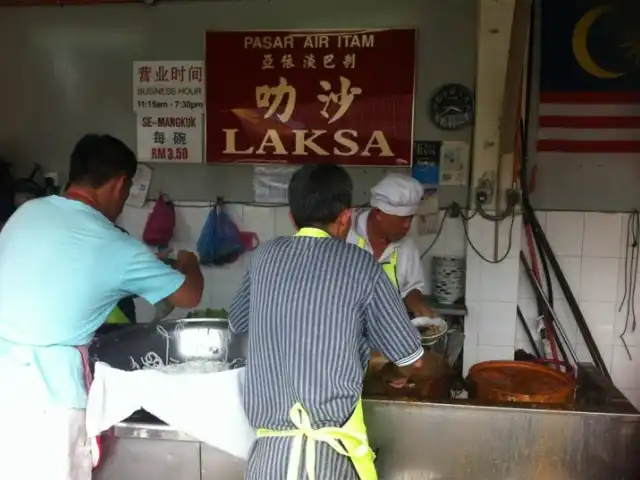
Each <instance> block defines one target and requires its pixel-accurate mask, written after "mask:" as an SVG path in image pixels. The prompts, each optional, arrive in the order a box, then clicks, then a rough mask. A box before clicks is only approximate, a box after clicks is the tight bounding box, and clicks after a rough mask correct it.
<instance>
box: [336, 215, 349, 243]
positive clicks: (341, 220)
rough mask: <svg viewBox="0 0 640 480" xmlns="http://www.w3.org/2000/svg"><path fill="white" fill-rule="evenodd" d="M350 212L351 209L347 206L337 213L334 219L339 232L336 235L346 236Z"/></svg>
mask: <svg viewBox="0 0 640 480" xmlns="http://www.w3.org/2000/svg"><path fill="white" fill-rule="evenodd" d="M352 214H353V212H352V210H351V209H350V208H347V209H346V210H343V211H342V212H340V215H338V218H337V219H336V226H337V227H338V228H337V230H338V233H339V235H338V236H340V237H342V238H347V235H348V234H349V230H350V229H351V216H352Z"/></svg>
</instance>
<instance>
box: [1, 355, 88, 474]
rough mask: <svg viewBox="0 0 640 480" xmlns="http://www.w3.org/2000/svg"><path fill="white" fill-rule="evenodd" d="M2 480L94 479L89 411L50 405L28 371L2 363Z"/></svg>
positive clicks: (25, 368) (24, 368)
mask: <svg viewBox="0 0 640 480" xmlns="http://www.w3.org/2000/svg"><path fill="white" fill-rule="evenodd" d="M0 392H2V395H1V396H0V402H1V403H0V407H1V408H0V426H1V427H2V435H0V478H2V479H11V480H33V479H46V480H91V470H92V468H93V462H92V458H91V444H90V442H89V440H88V439H87V429H86V426H85V411H84V410H81V409H74V408H66V407H59V406H52V405H49V404H46V403H44V401H43V398H44V396H43V395H42V392H41V386H40V384H39V382H37V381H35V380H34V379H33V378H30V377H29V370H28V369H27V367H20V366H15V365H9V364H8V362H5V361H1V360H0Z"/></svg>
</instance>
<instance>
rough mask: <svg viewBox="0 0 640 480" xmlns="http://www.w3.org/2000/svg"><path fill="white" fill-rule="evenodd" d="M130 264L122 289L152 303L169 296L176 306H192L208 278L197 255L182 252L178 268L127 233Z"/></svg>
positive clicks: (126, 265) (199, 298)
mask: <svg viewBox="0 0 640 480" xmlns="http://www.w3.org/2000/svg"><path fill="white" fill-rule="evenodd" d="M122 247H123V248H124V249H125V250H126V255H125V257H124V258H126V264H125V268H124V271H123V273H122V276H121V279H120V282H121V283H120V289H121V290H122V291H124V292H126V293H128V294H134V295H137V296H139V297H142V298H144V299H145V300H146V301H147V302H149V303H151V304H155V303H158V302H159V301H160V300H163V299H165V298H167V299H168V300H169V302H171V303H172V304H173V305H175V306H176V307H181V308H192V307H195V306H196V305H198V304H199V303H200V300H201V298H202V291H203V288H204V281H203V279H202V273H201V272H200V266H199V265H198V260H197V258H196V256H195V255H194V254H193V253H191V252H179V253H178V256H177V268H178V270H174V269H173V268H171V267H170V266H168V265H166V264H165V263H164V262H162V261H161V260H159V259H158V258H157V257H156V255H155V254H154V253H153V252H152V251H151V250H150V249H149V248H148V247H147V246H146V245H145V244H144V243H142V242H140V241H138V240H136V239H135V238H132V237H124V236H123V243H122Z"/></svg>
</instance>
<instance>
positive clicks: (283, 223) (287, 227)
mask: <svg viewBox="0 0 640 480" xmlns="http://www.w3.org/2000/svg"><path fill="white" fill-rule="evenodd" d="M274 215H275V222H276V223H275V232H276V235H278V236H282V237H285V236H289V235H293V234H295V233H296V229H295V227H294V226H293V220H291V217H290V216H289V208H288V207H278V208H276V209H275V211H274Z"/></svg>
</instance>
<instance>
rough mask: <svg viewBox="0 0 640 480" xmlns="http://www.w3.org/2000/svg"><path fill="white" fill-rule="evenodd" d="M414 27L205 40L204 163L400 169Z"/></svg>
mask: <svg viewBox="0 0 640 480" xmlns="http://www.w3.org/2000/svg"><path fill="white" fill-rule="evenodd" d="M415 39H416V32H415V30H413V29H396V30H359V31H353V30H341V31H338V30H332V31H268V32H207V34H206V52H205V70H206V76H205V77H206V78H205V85H206V90H207V96H206V102H205V107H206V119H207V121H206V140H207V143H206V148H207V152H206V156H207V161H208V162H211V163H217V162H221V163H232V162H246V163H291V164H302V163H337V164H342V165H353V166H355V165H359V166H406V165H408V164H409V163H410V161H411V155H412V130H413V128H412V125H413V102H414V76H415Z"/></svg>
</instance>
